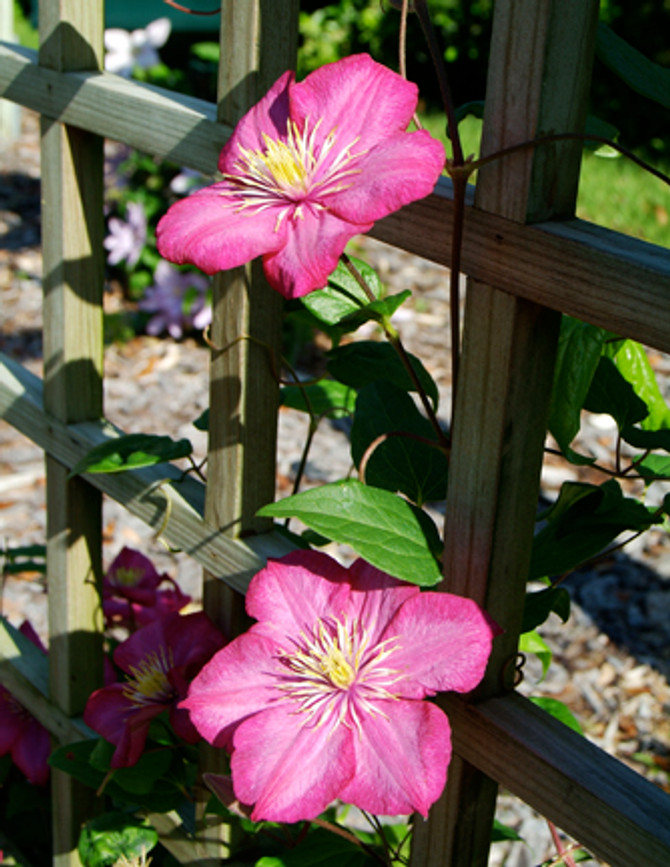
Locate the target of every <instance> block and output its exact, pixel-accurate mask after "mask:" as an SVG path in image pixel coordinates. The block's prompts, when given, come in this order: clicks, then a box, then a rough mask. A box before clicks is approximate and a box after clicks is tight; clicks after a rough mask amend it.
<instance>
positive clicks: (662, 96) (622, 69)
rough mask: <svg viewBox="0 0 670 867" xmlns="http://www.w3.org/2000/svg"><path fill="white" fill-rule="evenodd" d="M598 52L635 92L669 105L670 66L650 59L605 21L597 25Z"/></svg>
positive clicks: (605, 62)
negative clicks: (669, 67)
mask: <svg viewBox="0 0 670 867" xmlns="http://www.w3.org/2000/svg"><path fill="white" fill-rule="evenodd" d="M596 54H597V55H598V59H599V60H602V62H603V63H604V64H605V66H607V67H609V68H610V69H611V70H612V72H614V73H615V74H616V75H618V76H619V78H621V79H622V80H623V81H625V82H626V84H627V85H628V86H629V87H631V88H632V89H633V90H634V91H635V92H636V93H640V94H641V95H642V96H645V97H647V99H652V100H653V101H654V102H658V103H659V104H660V105H662V106H664V108H670V69H666V68H665V67H663V66H661V65H660V64H658V63H654V62H653V61H652V60H649V58H648V57H645V56H644V54H641V53H640V52H639V51H638V50H637V49H636V48H633V46H632V45H629V44H628V43H627V42H626V40H625V39H622V38H621V37H620V36H618V35H617V34H616V33H615V32H614V31H613V30H612V29H611V28H609V27H608V26H607V25H606V24H603V23H602V22H601V23H600V24H598V33H597V37H596Z"/></svg>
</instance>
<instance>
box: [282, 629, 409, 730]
mask: <svg viewBox="0 0 670 867" xmlns="http://www.w3.org/2000/svg"><path fill="white" fill-rule="evenodd" d="M295 645H296V647H295V650H294V651H293V652H291V653H282V654H281V655H280V656H279V659H280V661H281V662H282V664H283V667H284V669H285V674H284V675H283V676H282V677H281V679H280V683H279V689H280V691H281V692H282V694H283V696H284V697H285V698H289V699H291V700H292V702H294V703H295V704H296V705H297V710H298V712H300V713H306V714H307V721H308V722H313V723H314V724H315V725H322V724H328V725H329V726H330V727H331V729H332V728H334V727H335V726H336V725H337V724H339V723H342V722H343V723H344V724H345V725H353V726H355V727H356V728H357V729H358V730H359V731H360V715H361V714H362V713H370V714H373V713H382V711H381V710H380V708H379V707H378V706H376V704H375V702H377V701H379V700H382V699H394V698H396V696H395V695H394V694H393V692H392V691H391V689H390V688H391V687H392V686H393V684H395V683H396V682H397V681H398V680H400V679H401V677H402V675H401V673H400V672H399V671H396V670H393V669H391V668H388V667H387V666H386V664H385V663H386V660H387V659H388V657H389V656H391V655H392V654H393V653H394V652H395V650H397V649H398V643H397V639H395V638H390V639H387V640H386V641H383V642H381V643H380V644H378V645H377V646H375V647H371V646H370V637H369V635H368V633H367V632H366V630H365V629H364V628H363V627H362V626H361V625H360V624H359V623H358V622H353V623H352V622H350V621H349V620H348V619H347V618H344V619H342V620H328V621H323V620H319V621H318V622H317V623H316V625H315V626H314V628H313V630H312V633H311V634H304V633H303V634H302V635H301V636H300V639H299V640H298V641H296V642H295Z"/></svg>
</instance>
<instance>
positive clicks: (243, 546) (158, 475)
mask: <svg viewBox="0 0 670 867" xmlns="http://www.w3.org/2000/svg"><path fill="white" fill-rule="evenodd" d="M0 417H2V418H4V419H5V421H7V422H9V423H10V424H12V425H13V426H14V427H15V428H16V429H17V430H19V431H20V432H21V433H23V434H25V436H27V437H29V438H30V439H31V440H32V441H33V442H34V443H36V444H37V445H38V446H39V447H40V448H41V449H43V450H44V451H45V452H46V453H47V454H49V455H51V456H52V457H54V458H56V459H57V460H58V461H60V462H61V463H63V464H64V465H65V466H67V467H73V466H74V465H75V464H76V463H77V462H78V461H79V460H81V458H83V457H84V455H86V454H87V453H88V452H89V451H90V450H91V449H92V448H93V447H94V446H96V445H98V444H100V443H102V442H106V441H108V440H110V439H113V438H114V437H117V436H119V433H120V431H119V430H118V429H116V428H114V427H113V426H112V425H111V424H109V423H108V422H104V421H101V422H82V423H81V424H75V425H65V424H62V423H61V422H59V421H58V420H57V419H55V418H54V417H53V416H50V415H47V413H45V411H44V409H43V406H42V381H41V380H40V379H39V377H37V376H35V375H34V374H32V373H30V372H29V371H27V370H25V368H23V367H22V366H21V365H20V364H18V363H17V362H15V361H12V360H11V359H9V358H7V357H6V356H5V355H3V354H2V353H0ZM85 478H86V479H87V480H88V481H89V482H90V483H91V484H92V485H94V486H95V487H96V488H98V489H99V490H101V491H102V492H103V493H105V494H107V495H109V496H110V497H112V498H113V499H115V500H117V502H119V503H121V504H122V505H123V506H125V507H126V508H127V509H128V511H129V512H131V513H132V514H134V515H136V516H137V517H138V518H141V519H142V520H143V521H144V522H145V523H146V524H148V525H149V526H150V527H153V529H154V530H156V532H157V533H159V534H160V536H161V537H162V538H163V539H165V541H166V542H168V544H170V545H171V546H172V547H174V548H179V549H181V550H183V551H184V552H185V553H187V554H188V555H189V556H191V557H193V558H194V559H195V560H197V561H198V562H199V563H200V565H201V566H204V567H205V568H206V569H208V570H209V571H210V572H212V573H213V574H214V575H216V576H218V577H220V578H221V580H223V581H225V582H226V584H228V585H229V586H231V587H232V588H233V589H235V590H238V591H240V592H241V593H244V592H245V591H246V588H247V585H248V583H249V581H250V580H251V577H252V576H253V575H255V574H256V572H258V570H259V569H261V568H262V567H263V566H264V565H265V560H266V558H267V557H281V556H282V555H284V554H287V553H288V552H289V551H290V550H293V546H292V545H290V544H289V542H288V541H287V540H285V539H284V538H283V537H281V536H279V535H278V534H275V533H267V534H263V535H258V536H250V537H249V538H247V539H245V540H244V542H241V541H238V540H235V539H229V538H227V537H226V536H224V535H223V533H221V532H220V531H219V530H218V529H216V528H214V527H211V526H210V525H208V524H206V523H205V521H204V520H203V519H202V509H203V504H204V487H205V486H204V485H203V484H201V483H200V482H198V481H196V480H195V479H193V478H192V477H187V478H184V479H183V478H182V473H181V472H180V470H179V469H178V468H177V467H174V466H172V465H169V464H163V465H161V466H157V467H149V468H147V469H140V470H131V471H129V472H126V473H112V474H87V475H86V476H85Z"/></svg>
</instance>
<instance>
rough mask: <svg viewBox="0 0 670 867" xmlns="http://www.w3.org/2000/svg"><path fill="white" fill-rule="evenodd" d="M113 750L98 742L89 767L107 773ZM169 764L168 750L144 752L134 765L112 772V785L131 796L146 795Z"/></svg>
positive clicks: (111, 747) (102, 741) (107, 745)
mask: <svg viewBox="0 0 670 867" xmlns="http://www.w3.org/2000/svg"><path fill="white" fill-rule="evenodd" d="M115 749H116V747H114V746H113V745H112V744H110V743H107V741H105V740H99V741H98V742H97V746H96V748H95V750H94V751H93V753H92V754H91V759H90V762H91V765H92V766H93V767H94V768H95V769H96V770H98V771H102V772H103V773H107V771H108V770H109V767H110V762H111V760H112V756H113V754H114V750H115ZM171 762H172V751H171V750H169V749H164V750H151V751H149V752H145V753H143V755H141V756H140V758H139V759H138V761H137V762H136V763H135V764H134V765H132V766H130V767H127V768H117V769H116V770H115V771H114V776H113V780H114V783H115V784H116V785H117V786H119V787H120V788H122V789H123V790H124V791H125V792H130V793H131V794H132V795H147V794H149V793H150V792H151V791H152V789H153V788H154V785H155V783H156V781H157V780H159V779H160V778H161V777H163V776H164V775H165V774H166V773H167V771H168V768H169V767H170V764H171Z"/></svg>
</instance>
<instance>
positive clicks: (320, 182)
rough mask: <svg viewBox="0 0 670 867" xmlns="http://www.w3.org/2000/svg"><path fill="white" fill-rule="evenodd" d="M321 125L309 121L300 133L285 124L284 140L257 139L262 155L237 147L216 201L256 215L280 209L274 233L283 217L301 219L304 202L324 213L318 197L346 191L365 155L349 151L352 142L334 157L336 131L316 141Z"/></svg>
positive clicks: (269, 137) (289, 122) (265, 137)
mask: <svg viewBox="0 0 670 867" xmlns="http://www.w3.org/2000/svg"><path fill="white" fill-rule="evenodd" d="M320 125H321V120H319V121H318V122H317V123H316V124H315V125H314V126H313V127H311V126H310V123H309V118H308V119H306V120H305V123H304V126H303V129H302V130H301V129H300V128H299V126H298V124H297V123H296V122H295V121H292V120H288V121H287V124H286V135H285V136H284V137H282V138H272V137H271V136H270V135H268V134H267V133H262V138H263V145H264V147H263V149H262V150H261V149H252V148H245V147H242V146H241V145H239V156H238V158H237V160H236V161H235V164H234V169H235V171H234V172H233V173H228V174H224V176H223V177H224V179H225V180H226V181H228V182H229V183H230V185H231V186H230V188H229V189H227V190H224V191H222V192H221V195H222V196H224V197H226V196H234V197H235V198H236V200H237V203H238V206H239V208H240V209H244V208H249V207H254V208H255V212H256V213H257V212H258V211H260V210H264V209H265V208H269V207H273V206H274V207H276V206H277V205H279V206H280V208H281V210H280V211H279V213H278V215H277V223H276V226H275V231H276V230H277V229H278V228H279V226H280V225H281V223H282V221H283V219H284V218H285V216H286V215H287V214H289V213H291V214H292V215H293V216H294V217H296V218H301V217H302V216H303V213H302V210H301V208H302V203H303V202H305V201H306V200H309V203H310V205H311V207H313V208H316V209H320V208H323V207H325V205H324V204H323V203H322V202H321V201H320V200H321V199H322V198H323V197H325V196H328V195H332V194H333V193H338V192H341V191H343V190H346V189H348V187H350V186H351V176H352V175H356V174H358V173H359V171H360V170H359V169H356V168H354V167H353V166H352V163H354V164H355V162H356V159H357V158H358V157H360V156H362V155H363V154H364V153H365V151H360V152H354V151H353V148H354V147H355V145H356V142H357V141H358V139H354V140H353V141H352V142H350V143H349V144H348V145H346V146H345V147H341V148H339V150H337V152H336V153H334V151H335V148H336V144H337V134H336V131H335V130H334V129H333V130H331V131H330V132H329V133H328V135H326V136H325V137H324V138H323V139H322V140H321V141H319V140H318V135H317V133H318V130H319V127H320Z"/></svg>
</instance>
